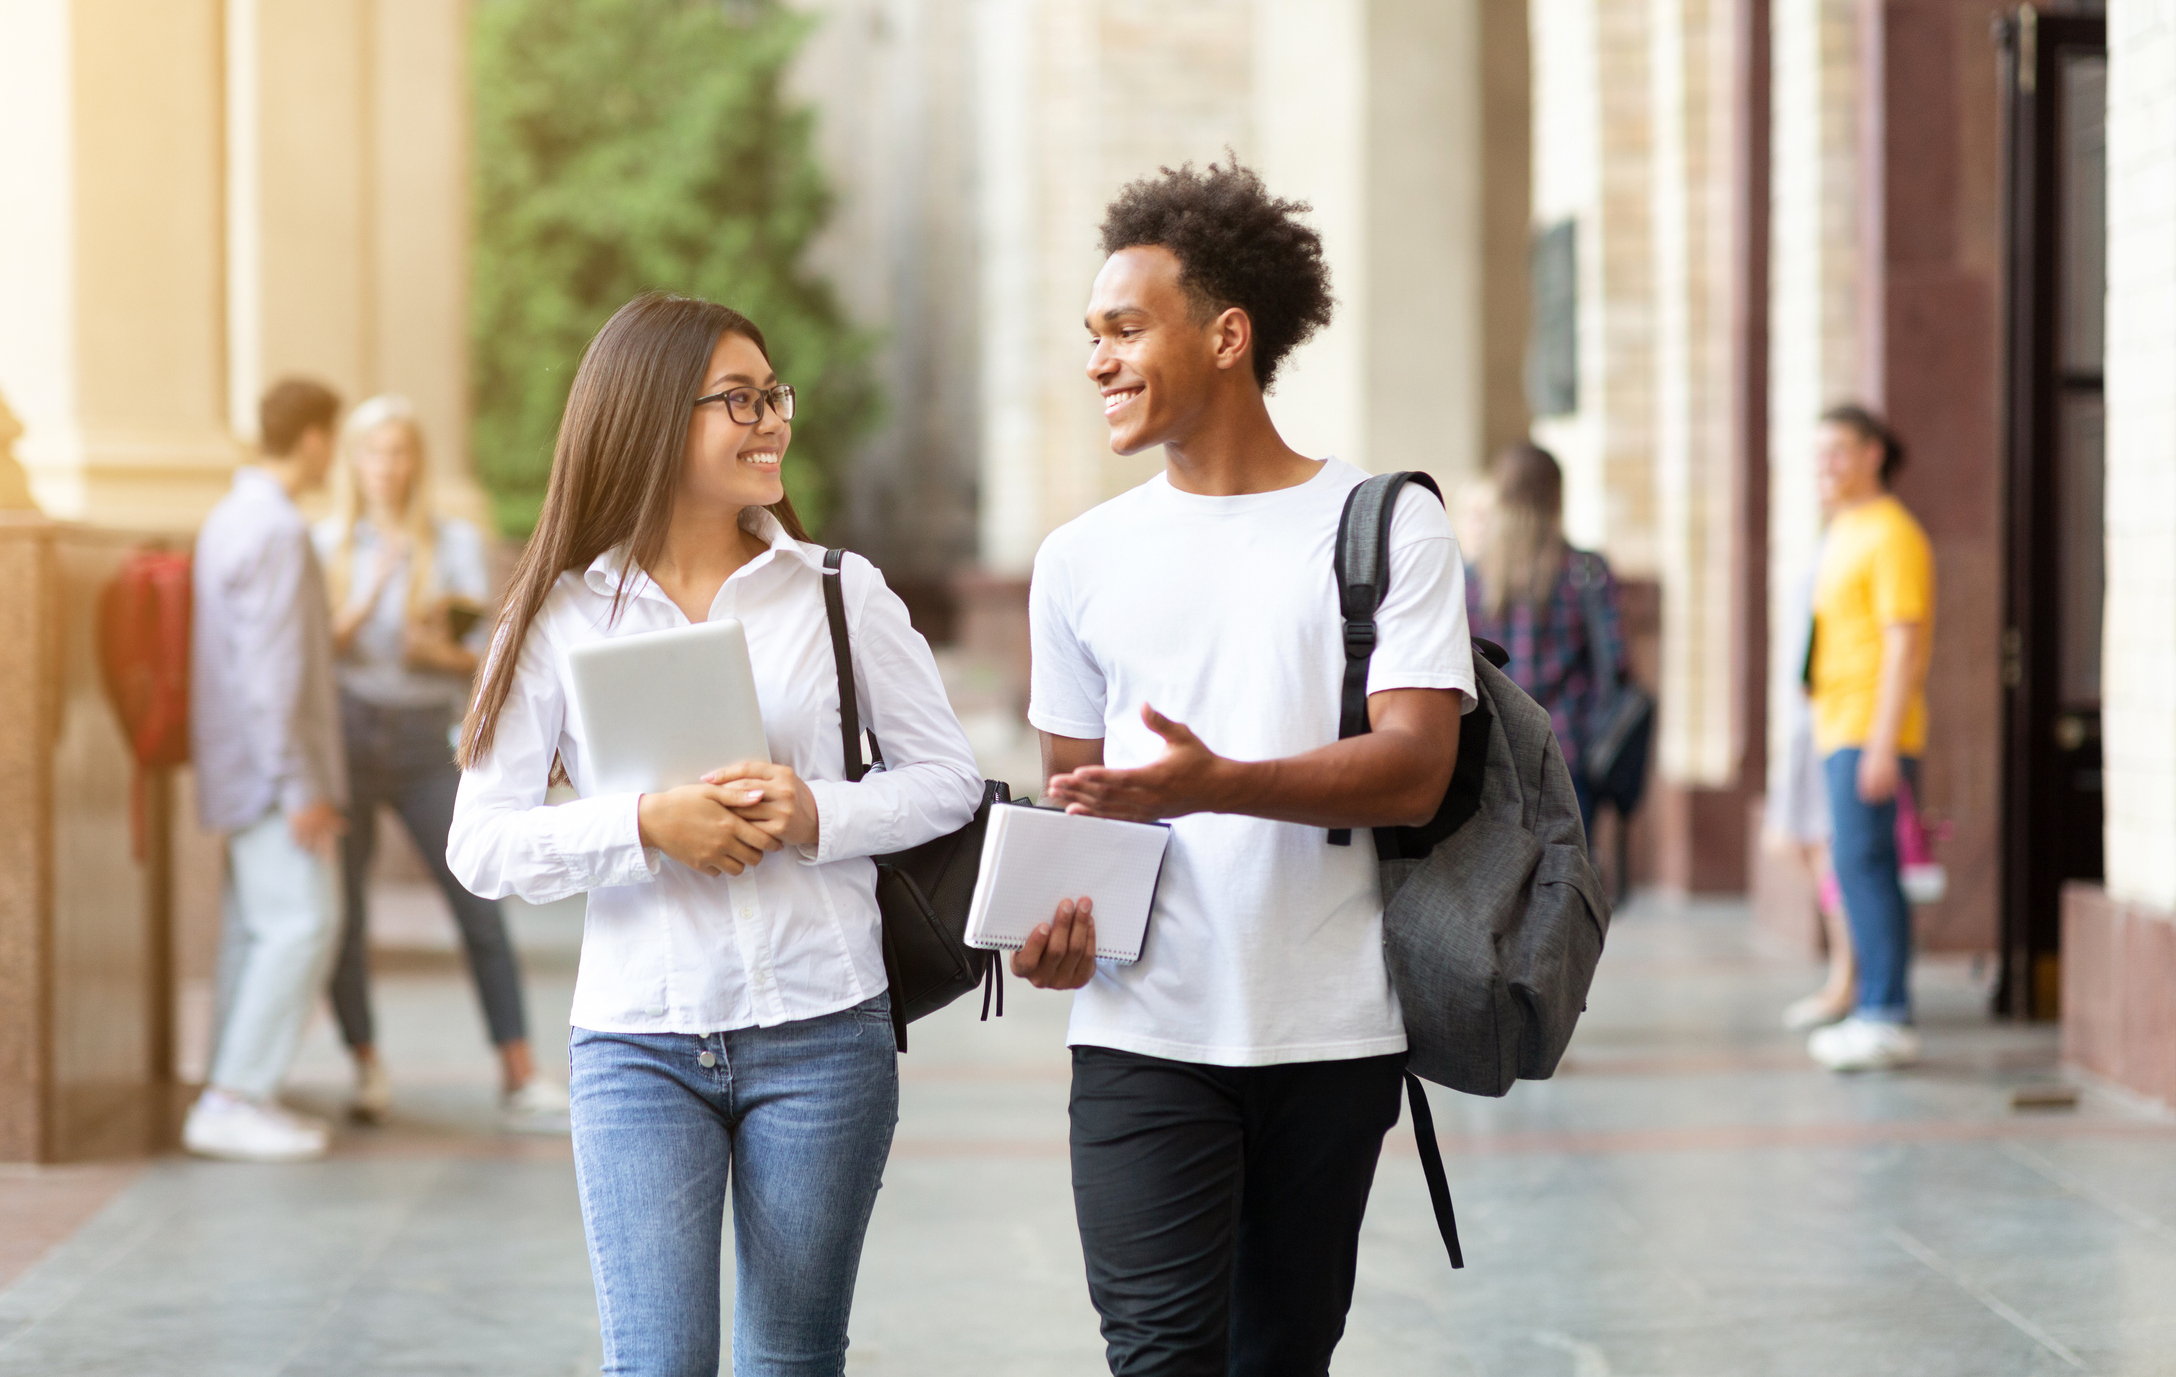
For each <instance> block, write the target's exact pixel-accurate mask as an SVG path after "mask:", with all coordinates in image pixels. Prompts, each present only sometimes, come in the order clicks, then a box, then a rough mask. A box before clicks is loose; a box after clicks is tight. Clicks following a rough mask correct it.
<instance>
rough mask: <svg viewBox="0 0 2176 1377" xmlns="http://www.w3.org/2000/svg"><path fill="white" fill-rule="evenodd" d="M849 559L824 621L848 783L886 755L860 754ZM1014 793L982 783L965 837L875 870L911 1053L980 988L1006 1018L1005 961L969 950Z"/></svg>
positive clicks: (898, 1011) (827, 578) (829, 596)
mask: <svg viewBox="0 0 2176 1377" xmlns="http://www.w3.org/2000/svg"><path fill="white" fill-rule="evenodd" d="M845 553H846V552H845V551H843V550H826V551H824V616H825V619H826V620H828V621H829V622H830V624H831V659H832V663H833V664H834V665H835V666H836V667H837V669H838V675H839V736H840V738H841V741H842V743H843V744H844V746H845V748H846V777H847V779H848V780H849V781H852V782H856V783H858V782H860V780H861V778H862V776H864V775H866V774H868V773H869V772H870V771H871V770H873V769H874V770H881V769H883V768H884V748H883V745H882V744H881V743H880V742H878V741H877V739H876V733H875V732H871V733H869V754H870V756H871V757H873V763H868V762H864V760H863V759H862V754H861V709H860V706H859V705H858V704H857V703H856V701H855V696H854V651H853V647H852V645H851V644H849V642H848V638H847V634H846V599H845V597H844V596H843V595H842V594H841V593H840V590H839V583H840V574H839V562H840V560H841V559H842V558H843V557H844V555H845ZM1011 800H1012V791H1011V790H1010V789H1008V788H1007V787H1006V785H1005V782H1004V781H1003V780H1000V779H986V780H984V781H983V782H982V804H981V806H980V807H978V808H976V809H975V816H974V817H973V818H972V819H971V820H970V821H969V822H968V824H967V825H966V826H965V827H962V828H961V829H960V830H959V831H957V832H953V833H951V834H949V835H947V836H942V837H938V838H936V839H935V840H933V841H926V842H923V843H922V844H921V845H920V846H910V847H908V848H907V849H906V850H904V851H895V852H893V853H891V854H890V855H888V856H878V857H875V860H876V906H877V909H878V910H879V912H881V913H882V914H883V919H884V978H885V980H886V981H887V982H888V983H889V984H890V986H891V992H892V1035H893V1036H894V1037H895V1038H896V1039H897V1040H898V1043H899V1050H900V1051H902V1052H904V1051H906V1050H907V1024H909V1023H911V1022H912V1021H914V1020H915V1019H918V1018H920V1017H922V1016H923V1015H924V1014H933V1013H935V1012H937V1011H938V1010H939V1009H942V1008H943V1007H944V1006H945V1005H947V1004H950V1003H951V1002H952V1001H953V1000H955V999H958V998H959V997H960V996H961V995H963V994H966V993H967V992H968V991H969V990H972V989H974V988H975V987H976V986H978V985H979V986H981V987H982V1016H983V1017H984V1018H988V1017H989V1016H990V1005H991V1001H992V999H993V997H994V999H995V1000H996V1004H997V1012H998V1016H999V1017H1001V1018H1002V1017H1003V1016H1004V1013H1005V975H1004V970H1003V967H1002V965H1001V964H1000V962H999V959H998V958H999V956H1000V955H1001V953H998V952H990V951H978V950H976V949H975V948H973V947H970V946H968V945H967V942H966V933H967V905H968V903H969V901H970V900H972V899H973V898H974V896H975V872H976V871H977V870H978V869H980V868H981V865H982V833H983V829H984V828H986V827H987V826H989V822H990V806H991V805H992V804H996V803H1009V802H1011Z"/></svg>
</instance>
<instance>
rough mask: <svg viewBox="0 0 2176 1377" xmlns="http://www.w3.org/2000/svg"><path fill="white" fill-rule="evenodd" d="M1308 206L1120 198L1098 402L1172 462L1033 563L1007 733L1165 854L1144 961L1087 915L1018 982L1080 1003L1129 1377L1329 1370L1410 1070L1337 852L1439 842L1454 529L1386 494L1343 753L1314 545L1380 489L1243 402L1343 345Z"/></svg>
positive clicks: (1458, 697)
mask: <svg viewBox="0 0 2176 1377" xmlns="http://www.w3.org/2000/svg"><path fill="white" fill-rule="evenodd" d="M1306 210H1307V207H1306V206H1304V205H1299V204H1295V203H1293V202H1290V201H1284V200H1279V199H1277V198H1275V197H1273V196H1271V195H1270V194H1269V193H1268V191H1267V190H1266V189H1265V188H1264V187H1263V185H1262V182H1261V180H1260V178H1258V177H1257V176H1256V175H1255V174H1254V173H1253V172H1251V171H1249V170H1247V169H1246V168H1244V167H1241V166H1239V165H1238V163H1237V161H1236V160H1233V162H1232V163H1231V165H1230V166H1217V165H1214V164H1212V165H1211V166H1210V167H1209V168H1208V169H1207V170H1206V171H1199V172H1197V171H1196V170H1194V168H1193V167H1192V166H1191V165H1189V166H1186V167H1182V168H1180V169H1178V170H1177V171H1172V170H1170V169H1168V168H1167V169H1164V171H1163V173H1162V175H1160V176H1158V177H1153V178H1148V179H1145V180H1142V181H1139V182H1135V183H1134V184H1132V185H1131V186H1129V187H1127V188H1126V189H1125V191H1124V192H1123V193H1121V195H1120V196H1119V198H1118V199H1117V201H1115V202H1113V203H1112V205H1111V207H1110V209H1109V212H1108V214H1107V216H1106V218H1105V219H1104V222H1103V231H1102V240H1103V249H1104V252H1105V253H1106V254H1107V255H1108V257H1107V259H1106V260H1105V262H1104V264H1103V268H1102V270H1101V271H1100V272H1099V273H1098V274H1097V275H1096V279H1095V285H1094V288H1093V290H1092V291H1091V293H1090V298H1089V302H1088V315H1087V331H1088V347H1089V352H1088V378H1089V380H1090V381H1091V382H1092V383H1094V385H1095V387H1096V390H1097V392H1098V394H1100V396H1101V397H1102V402H1103V415H1104V420H1105V422H1106V423H1107V424H1108V425H1109V426H1110V433H1111V448H1112V449H1114V450H1116V451H1117V452H1118V453H1120V454H1136V453H1139V452H1140V451H1142V450H1145V449H1149V448H1151V447H1153V446H1157V445H1161V446H1162V447H1163V450H1164V471H1163V473H1161V474H1160V475H1158V476H1157V477H1155V478H1152V479H1150V480H1149V481H1148V482H1146V483H1144V484H1142V485H1141V486H1140V487H1138V488H1135V489H1134V490H1132V491H1131V492H1128V493H1125V494H1123V495H1121V496H1119V497H1117V498H1114V499H1112V500H1111V501H1109V502H1106V503H1104V504H1103V505H1102V506H1100V507H1097V508H1095V509H1094V510H1092V511H1090V512H1088V513H1087V514H1086V515H1084V516H1081V517H1080V518H1078V519H1077V520H1074V521H1072V522H1070V523H1068V524H1067V525H1065V526H1063V527H1061V528H1060V529H1058V530H1057V531H1055V532H1053V533H1052V534H1051V536H1050V538H1049V539H1048V540H1047V541H1045V542H1044V544H1043V547H1042V549H1041V551H1040V552H1039V553H1038V554H1037V556H1036V560H1035V574H1034V584H1033V588H1032V591H1031V594H1030V618H1031V627H1032V636H1033V650H1034V669H1033V678H1032V687H1031V698H1030V705H1029V708H1028V717H1029V720H1030V721H1032V722H1033V723H1034V725H1035V727H1036V728H1037V730H1038V731H1039V732H1040V733H1041V737H1042V748H1043V765H1044V771H1045V773H1046V775H1047V776H1048V777H1049V785H1048V793H1049V798H1050V800H1051V801H1052V802H1055V803H1061V804H1063V805H1065V806H1066V807H1068V808H1069V809H1071V810H1073V811H1076V812H1085V813H1092V814H1096V815H1099V816H1106V817H1118V818H1132V819H1138V820H1164V821H1168V822H1169V823H1170V824H1171V828H1172V835H1171V844H1170V850H1169V853H1168V855H1167V857H1166V859H1165V862H1164V869H1163V877H1162V879H1161V881H1160V882H1159V885H1158V888H1157V892H1156V900H1155V908H1154V911H1153V913H1152V915H1151V917H1150V920H1149V929H1148V939H1147V944H1146V946H1145V948H1144V950H1143V952H1142V955H1141V959H1140V960H1139V961H1137V962H1134V963H1132V964H1130V965H1126V964H1119V963H1116V962H1108V961H1102V962H1099V961H1094V960H1093V959H1092V953H1093V951H1094V945H1093V907H1092V900H1093V897H1094V896H1093V895H1090V896H1087V897H1088V899H1089V900H1090V901H1091V902H1090V903H1088V904H1083V905H1081V906H1080V908H1079V910H1078V911H1076V910H1075V909H1073V908H1072V907H1071V906H1062V907H1061V909H1060V911H1059V912H1058V914H1057V915H1055V916H1054V917H1053V920H1052V921H1051V923H1049V924H1047V925H1045V926H1044V927H1043V928H1042V929H1039V930H1038V931H1037V933H1036V934H1035V936H1034V937H1033V938H1031V940H1030V941H1029V943H1028V944H1027V946H1026V947H1024V948H1023V949H1022V950H1021V951H1020V952H1019V953H1018V954H1017V955H1016V956H1015V958H1014V961H1013V967H1014V970H1015V972H1016V973H1018V974H1020V975H1023V976H1025V977H1027V978H1028V979H1030V980H1031V981H1033V982H1034V983H1036V984H1038V985H1043V986H1048V987H1058V988H1076V987H1077V988H1078V989H1079V991H1080V993H1079V994H1078V995H1077V996H1076V997H1075V999H1074V1004H1073V1015H1072V1026H1071V1030H1070V1032H1069V1034H1068V1037H1067V1041H1068V1042H1069V1043H1071V1044H1072V1053H1073V1091H1072V1159H1073V1197H1074V1207H1075V1210H1076V1213H1077V1216H1078V1219H1079V1223H1080V1234H1081V1245H1082V1250H1083V1252H1084V1254H1085V1255H1086V1259H1087V1270H1088V1286H1089V1293H1090V1296H1091V1298H1092V1299H1093V1300H1094V1302H1095V1306H1096V1310H1097V1312H1098V1313H1099V1314H1100V1315H1101V1316H1102V1320H1103V1335H1104V1339H1105V1342H1106V1344H1107V1345H1108V1356H1109V1361H1110V1366H1111V1371H1112V1372H1113V1373H1119V1374H1127V1375H1128V1377H1131V1375H1132V1374H1144V1373H1155V1374H1180V1373H1185V1374H1196V1373H1199V1374H1211V1373H1215V1374H1224V1373H1233V1374H1242V1373H1243V1374H1249V1377H1255V1375H1257V1374H1272V1373H1276V1374H1283V1373H1291V1374H1303V1373H1304V1374H1321V1373H1323V1372H1326V1371H1327V1369H1328V1367H1329V1361H1330V1354H1331V1351H1332V1350H1333V1349H1334V1348H1335V1347H1336V1345H1337V1340H1338V1338H1339V1336H1340V1335H1341V1334H1342V1333H1343V1332H1344V1327H1345V1312H1346V1310H1347V1309H1348V1308H1349V1307H1350V1305H1351V1301H1352V1286H1353V1267H1354V1259H1355V1254H1356V1252H1357V1249H1358V1245H1359V1231H1360V1220H1361V1216H1362V1214H1363V1213H1364V1212H1365V1210H1366V1207H1367V1197H1368V1189H1369V1186H1370V1185H1371V1184H1372V1182H1373V1180H1374V1174H1375V1163H1376V1159H1377V1157H1378V1156H1379V1154H1380V1153H1381V1150H1382V1143H1383V1135H1384V1133H1385V1132H1386V1131H1388V1129H1389V1128H1390V1127H1391V1125H1392V1124H1394V1123H1395V1122H1396V1121H1397V1118H1398V1091H1399V1085H1400V1072H1401V1070H1402V1067H1403V1065H1404V1061H1405V1046H1406V1044H1405V1028H1404V1023H1403V1020H1402V1018H1401V1016H1400V1013H1399V1009H1398V998H1397V995H1396V993H1395V992H1394V991H1393V990H1392V988H1391V984H1390V976H1389V973H1388V971H1387V970H1386V969H1385V967H1384V964H1383V950H1382V914H1383V910H1382V900H1381V895H1380V891H1379V888H1378V885H1377V881H1376V874H1375V853H1374V848H1373V847H1372V846H1369V845H1368V844H1367V842H1366V838H1365V836H1364V834H1363V835H1362V836H1361V838H1360V839H1359V842H1360V844H1358V845H1344V846H1338V845H1332V844H1331V843H1330V839H1329V836H1328V833H1329V830H1330V829H1337V828H1351V829H1365V828H1370V827H1380V826H1395V825H1401V824H1414V823H1419V822H1421V821H1424V820H1425V819H1427V818H1429V817H1431V816H1432V815H1433V814H1434V813H1435V811H1436V807H1437V804H1438V803H1439V802H1440V801H1441V799H1442V797H1443V791H1444V789H1445V788H1446V786H1447V785H1448V784H1449V782H1450V775H1451V769H1452V765H1453V763H1454V759H1455V756H1456V752H1457V745H1458V719H1459V714H1460V713H1461V711H1463V710H1464V707H1465V705H1467V704H1469V703H1471V702H1472V699H1473V661H1472V653H1471V647H1470V642H1469V640H1468V637H1467V630H1466V611H1465V607H1466V600H1465V595H1464V590H1463V566H1462V562H1461V560H1460V558H1459V554H1458V549H1457V545H1456V542H1455V541H1454V540H1453V538H1452V535H1451V525H1450V521H1449V518H1448V517H1447V516H1446V515H1445V513H1444V510H1443V507H1442V505H1441V504H1440V503H1439V502H1437V500H1436V498H1435V497H1434V496H1433V495H1432V494H1430V493H1428V492H1426V491H1425V490H1421V489H1418V488H1413V487H1408V488H1407V489H1406V490H1405V491H1404V492H1403V494H1402V495H1401V497H1400V499H1399V503H1398V508H1397V511H1396V513H1395V517H1394V520H1393V524H1392V532H1391V549H1390V568H1391V578H1390V590H1389V595H1388V598H1387V600H1386V601H1385V602H1384V604H1383V606H1382V610H1381V611H1380V612H1378V613H1377V618H1376V624H1377V628H1378V637H1379V639H1378V642H1377V645H1376V648H1375V652H1374V659H1373V663H1372V665H1371V668H1370V670H1369V675H1368V695H1369V696H1368V719H1369V723H1370V726H1371V730H1370V731H1369V732H1368V733H1366V734H1363V735H1360V736H1356V737H1353V738H1350V739H1348V740H1343V741H1340V740H1339V739H1338V734H1337V733H1338V692H1339V685H1340V680H1341V675H1342V672H1343V667H1344V660H1345V655H1344V641H1343V631H1342V625H1341V623H1340V621H1339V617H1338V605H1337V592H1336V583H1335V577H1334V575H1333V572H1332V568H1331V552H1332V549H1333V547H1334V545H1335V543H1336V536H1337V526H1338V518H1339V515H1340V514H1341V512H1342V510H1343V506H1344V502H1345V497H1346V494H1347V493H1349V492H1350V491H1351V490H1352V489H1353V487H1355V486H1356V485H1357V484H1359V483H1360V482H1361V481H1362V480H1363V479H1364V478H1366V476H1367V475H1366V474H1364V473H1362V472H1361V471H1360V470H1359V469H1357V468H1355V467H1353V466H1352V465H1350V464H1347V463H1343V462H1341V461H1339V460H1337V459H1335V458H1326V459H1316V458H1309V457H1308V456H1306V455H1304V454H1301V453H1299V452H1297V451H1296V450H1294V449H1293V448H1292V447H1291V446H1289V445H1287V444H1286V443H1285V442H1284V440H1283V438H1282V437H1280V436H1279V435H1278V433H1277V428H1276V426H1275V424H1274V423H1273V422H1272V421H1271V419H1270V414H1269V410H1268V407H1267V406H1266V405H1265V403H1264V400H1263V396H1264V394H1265V393H1266V392H1267V391H1268V390H1269V389H1270V386H1271V385H1272V384H1273V383H1274V382H1275V380H1276V377H1277V371H1278V368H1279V367H1280V365H1282V364H1283V363H1284V362H1285V361H1286V359H1287V358H1288V356H1289V355H1290V354H1291V352H1292V350H1293V349H1294V348H1296V347H1297V346H1298V345H1299V344H1300V343H1301V342H1302V341H1303V340H1305V339H1306V338H1307V337H1308V336H1309V335H1311V334H1313V333H1314V332H1315V331H1316V330H1317V329H1319V328H1321V327H1322V326H1324V325H1326V324H1327V323H1328V322H1329V319H1330V311H1331V304H1332V303H1331V297H1330V284H1329V271H1328V267H1327V265H1326V264H1325V263H1324V260H1323V252H1322V241H1321V239H1320V237H1319V236H1317V234H1316V233H1315V232H1314V231H1313V230H1312V229H1310V228H1308V227H1307V226H1306V225H1305V224H1304V223H1302V222H1301V220H1300V219H1299V218H1298V217H1299V215H1300V214H1301V213H1303V212H1305V211H1306ZM1384 457H1385V458H1392V459H1397V460H1401V461H1404V462H1408V463H1411V462H1417V461H1418V460H1419V459H1420V458H1422V456H1419V455H1410V456H1408V455H1397V456H1384Z"/></svg>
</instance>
